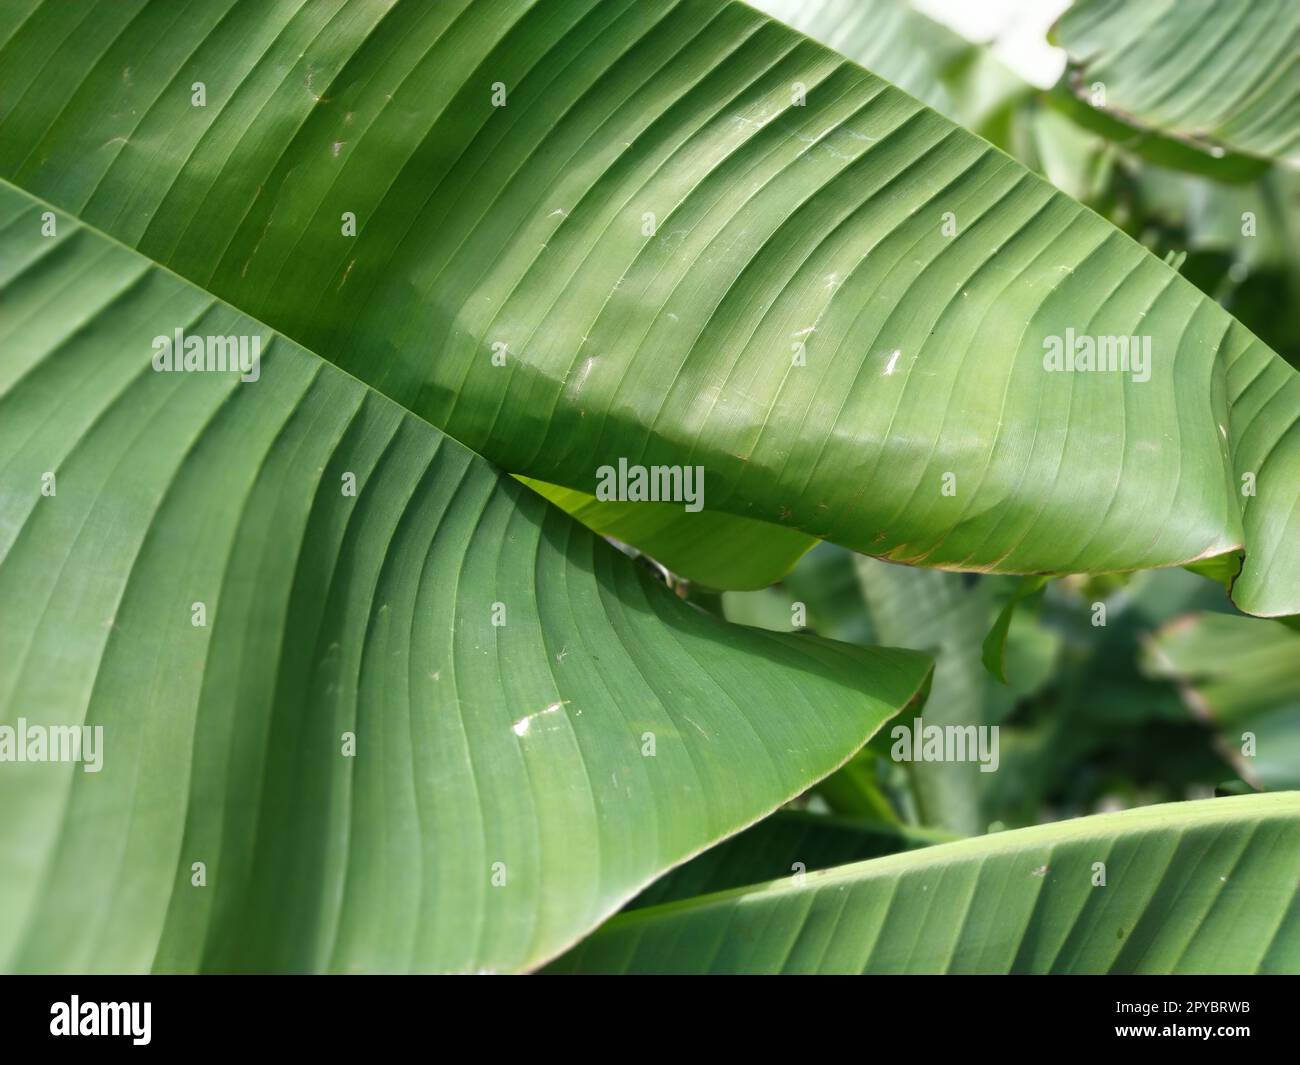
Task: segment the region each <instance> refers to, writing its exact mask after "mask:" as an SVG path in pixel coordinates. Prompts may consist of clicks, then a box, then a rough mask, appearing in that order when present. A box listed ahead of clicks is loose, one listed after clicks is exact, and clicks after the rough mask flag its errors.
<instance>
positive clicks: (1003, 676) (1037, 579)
mask: <svg viewBox="0 0 1300 1065" xmlns="http://www.w3.org/2000/svg"><path fill="white" fill-rule="evenodd" d="M1049 580H1051V577H1050V576H1048V575H1047V574H1034V575H1032V576H1028V577H1022V578H1021V580H1020V583H1019V585H1017V587H1016V588H1015V590H1014V591H1012V592H1011V594H1010V595H1009V596H1008V597H1007V601H1006V602H1005V603H1004V604H1003V606H1002V609H1001V610H999V611H998V615H997V618H996V620H995V621H994V622H993V627H992V628H991V629H989V632H988V635H987V636H985V637H984V644H983V651H982V653H981V655H980V658H981V661H983V663H984V668H985V669H987V670H988V671H989V672H990V673H991V674H993V676H995V677H997V679H998V680H999V681H1001V682H1002V683H1003V684H1006V683H1008V681H1007V669H1006V653H1007V637H1008V636H1009V635H1010V634H1011V619H1012V618H1013V617H1014V616H1015V613H1016V608H1017V607H1018V606H1019V605H1020V604H1021V603H1023V602H1024V601H1025V600H1026V599H1031V598H1033V597H1034V596H1035V595H1037V594H1038V593H1039V592H1041V591H1042V590H1043V586H1044V585H1046V584H1047V582H1048V581H1049Z"/></svg>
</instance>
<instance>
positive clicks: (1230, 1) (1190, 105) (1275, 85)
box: [1054, 0, 1300, 166]
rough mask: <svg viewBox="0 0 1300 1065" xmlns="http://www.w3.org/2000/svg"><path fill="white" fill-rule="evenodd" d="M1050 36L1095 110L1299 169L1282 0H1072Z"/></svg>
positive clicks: (1299, 82)
mask: <svg viewBox="0 0 1300 1065" xmlns="http://www.w3.org/2000/svg"><path fill="white" fill-rule="evenodd" d="M1054 35H1055V37H1056V39H1057V41H1058V42H1059V43H1060V45H1061V46H1062V47H1063V48H1064V49H1065V50H1066V51H1067V52H1068V53H1069V55H1070V60H1071V64H1072V68H1073V70H1074V73H1075V81H1076V82H1077V83H1078V84H1079V86H1080V88H1081V90H1087V91H1091V86H1092V85H1094V84H1099V85H1100V86H1102V87H1103V90H1104V93H1105V103H1104V105H1102V106H1103V107H1104V108H1105V109H1107V110H1111V111H1114V112H1116V113H1117V114H1118V115H1120V116H1122V117H1124V118H1126V119H1128V120H1130V121H1136V122H1138V123H1140V124H1141V125H1144V126H1148V127H1150V128H1152V129H1156V130H1159V131H1161V132H1163V133H1167V134H1170V135H1172V136H1175V137H1179V138H1182V139H1184V140H1186V141H1188V142H1190V143H1192V144H1195V145H1198V146H1201V147H1202V148H1203V149H1205V150H1207V151H1211V152H1215V153H1218V154H1222V153H1223V152H1224V151H1225V150H1232V151H1237V152H1244V153H1247V154H1250V155H1255V156H1260V157H1262V158H1266V159H1281V160H1284V161H1285V162H1287V163H1289V164H1290V165H1292V166H1300V7H1297V6H1296V5H1295V4H1294V3H1292V2H1291V0H1152V2H1150V3H1144V4H1130V3H1124V2H1123V0H1078V2H1076V3H1074V4H1073V5H1072V6H1071V7H1070V8H1069V9H1068V10H1067V11H1066V12H1065V14H1064V15H1063V16H1062V18H1061V20H1060V22H1059V23H1058V24H1057V26H1056V29H1055V31H1054Z"/></svg>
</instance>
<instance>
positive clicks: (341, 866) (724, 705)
mask: <svg viewBox="0 0 1300 1065" xmlns="http://www.w3.org/2000/svg"><path fill="white" fill-rule="evenodd" d="M46 233H48V234H49V235H46ZM0 252H2V253H0V350H3V351H4V358H3V360H0V502H2V503H3V507H2V509H0V513H2V514H3V520H2V521H0V661H2V662H4V663H5V664H6V668H5V669H4V670H2V671H0V726H3V728H0V754H3V755H4V757H3V760H0V810H3V811H4V816H3V817H0V869H2V870H3V876H0V969H4V970H6V971H12V970H19V971H60V972H62V971H73V972H84V971H91V970H94V971H111V972H135V971H140V970H149V969H154V970H163V971H193V970H217V971H239V970H257V971H265V970H272V971H316V970H344V971H347V970H362V971H396V970H407V969H421V970H424V969H436V970H451V971H477V970H483V969H488V970H518V969H527V968H531V967H534V966H536V965H538V964H540V963H542V962H544V961H546V960H547V959H548V958H550V957H553V956H554V955H556V954H557V953H559V952H560V951H561V950H563V949H564V948H565V947H567V946H568V945H570V944H571V943H573V942H574V941H575V940H576V939H578V938H579V937H580V936H581V935H583V934H584V933H585V932H587V931H588V930H589V929H590V928H592V927H594V926H595V925H596V924H597V923H598V922H599V921H600V920H601V919H603V918H604V917H606V916H608V915H609V914H610V913H613V912H614V911H616V910H617V909H618V908H619V907H620V906H622V905H623V904H624V903H625V902H626V901H627V900H628V899H629V898H631V897H632V896H633V895H635V894H636V893H637V892H638V891H639V890H641V889H642V888H643V887H644V886H645V885H647V884H648V883H650V882H651V881H652V880H654V879H655V878H656V877H658V876H659V875H661V874H662V873H663V872H664V871H665V870H667V869H669V868H670V867H671V866H673V865H675V864H677V863H679V862H681V861H683V860H685V859H687V858H688V857H690V856H691V855H693V854H695V853H697V852H699V851H700V850H701V849H703V848H705V847H707V846H709V845H710V844H712V843H714V842H716V841H717V840H719V839H721V838H723V837H725V836H727V835H729V834H731V833H733V832H736V831H738V830H739V829H741V828H742V827H744V826H746V825H748V824H750V823H752V822H753V821H755V820H757V819H758V818H759V817H762V816H764V815H765V814H767V813H768V812H770V811H771V810H773V809H775V808H776V807H778V806H779V805H780V804H782V803H783V802H785V801H787V800H789V799H790V798H792V797H793V796H795V795H796V794H798V793H800V792H802V791H803V790H805V789H806V788H807V787H808V786H809V785H810V784H811V783H813V782H814V781H815V780H817V779H818V778H819V777H822V776H824V775H826V774H827V773H829V772H831V771H832V770H834V769H835V768H836V767H837V766H838V765H840V764H841V763H842V762H844V761H845V760H846V759H847V758H848V757H849V756H850V755H851V754H852V753H853V752H854V751H855V750H857V749H858V748H859V747H860V746H861V744H862V743H863V742H864V741H865V740H866V739H867V737H869V736H870V735H871V734H872V733H873V732H874V731H875V730H876V729H878V728H879V727H880V725H881V724H882V722H884V721H885V720H886V719H887V718H888V717H889V716H891V715H892V714H894V713H896V712H897V711H898V710H899V709H900V708H901V707H903V706H904V705H905V704H907V703H908V702H909V700H911V699H912V698H913V697H914V696H915V695H916V694H917V691H918V688H919V687H920V686H921V685H922V684H923V682H924V679H925V677H926V675H927V672H928V666H927V664H926V661H925V659H924V657H923V656H921V655H918V654H915V653H913V652H909V651H892V650H872V649H867V648H858V647H851V646H848V645H843V644H836V643H832V642H830V641H826V640H821V639H818V638H816V637H812V636H793V635H777V634H772V633H765V632H760V631H757V630H751V629H744V628H740V627H736V626H727V625H724V624H722V623H720V622H718V621H716V620H714V619H712V618H709V617H707V616H706V615H704V614H703V613H701V612H700V611H697V610H695V609H693V608H692V607H690V606H689V605H687V604H685V603H683V602H682V601H681V600H679V599H678V598H677V597H676V596H674V595H672V594H671V592H669V591H668V590H667V589H666V588H664V587H663V585H662V584H660V583H659V582H657V581H655V580H654V579H653V578H652V577H651V576H650V575H649V574H648V573H647V572H646V571H645V570H644V568H643V567H640V566H638V565H637V564H635V563H634V562H632V561H630V560H628V559H627V558H625V557H624V556H623V555H621V554H620V553H618V552H617V551H616V550H614V549H613V548H612V547H610V546H609V545H607V544H605V543H604V542H602V541H601V540H599V538H597V537H595V536H593V535H592V534H591V533H590V532H588V531H587V530H585V529H583V528H582V527H581V526H579V525H577V524H576V523H575V522H573V521H572V520H571V519H569V518H567V517H566V516H564V515H563V514H562V513H561V512H560V511H558V510H556V509H555V508H552V507H550V506H549V505H548V504H546V503H545V502H544V501H543V500H541V499H540V498H538V497H537V496H536V495H534V494H533V493H531V492H529V491H528V490H527V489H525V488H524V487H523V486H521V485H519V484H518V483H517V482H516V481H514V480H513V478H510V477H508V476H506V475H504V474H502V473H500V472H498V471H496V470H494V469H493V468H492V467H491V466H490V465H489V464H488V463H486V462H485V461H483V460H482V459H481V458H480V457H478V456H476V455H474V454H473V453H471V452H470V451H468V450H467V449H465V448H464V447H463V446H461V445H460V444H458V443H456V442H455V441H453V440H451V439H449V438H448V437H446V436H444V435H443V434H442V433H440V432H439V431H437V430H436V429H434V428H433V427H431V426H429V425H428V424H426V423H424V422H422V421H421V420H420V419H419V418H418V417H416V416H414V415H412V414H410V413H409V412H406V411H403V410H401V409H400V408H398V407H397V406H396V405H395V404H393V403H392V402H391V401H390V400H388V399H385V398H383V397H381V396H379V395H377V394H376V393H374V392H373V391H371V390H370V389H368V388H367V387H365V386H364V385H362V384H361V383H360V382H358V381H356V380H354V379H352V378H350V377H348V375H346V374H345V373H343V372H341V371H340V370H338V369H336V368H335V367H333V366H330V365H329V364H328V363H325V362H323V361H322V360H321V359H319V358H318V357H317V356H315V355H314V354H312V353H310V352H308V351H306V350H304V349H303V348H301V347H300V346H299V345H297V344H296V343H294V342H292V341H290V340H288V339H285V338H283V337H280V336H276V335H274V334H273V333H272V332H271V331H270V330H269V329H267V328H266V327H265V326H263V325H261V324H260V323H258V322H256V321H255V320H253V319H250V318H248V317H247V316H244V315H242V314H240V313H239V312H237V311H235V310H234V309H233V308H231V307H229V306H228V305H225V304H223V303H221V302H220V301H218V300H216V299H214V298H213V297H212V296H210V295H209V294H208V293H206V292H203V291H201V290H200V289H198V288H196V287H195V286H193V285H191V284H189V283H187V282H185V281H183V280H182V279H181V278H179V277H177V276H176V275H174V274H171V273H169V272H168V271H166V270H164V269H162V268H160V267H158V266H156V265H155V264H153V263H151V262H150V261H149V260H148V259H145V258H143V257H142V256H140V255H138V254H137V253H135V252H133V251H131V250H129V249H127V248H125V247H123V246H121V245H120V244H118V243H116V242H114V241H112V240H111V239H109V238H108V237H106V236H104V235H102V234H100V233H98V232H95V231H93V230H91V229H89V228H87V227H85V226H83V225H80V224H79V223H78V222H77V221H76V220H75V219H72V218H70V217H68V216H66V215H62V214H60V213H58V212H55V211H52V210H50V209H49V208H48V205H46V204H43V203H41V202H38V201H36V200H34V199H33V198H32V197H30V196H29V195H27V194H26V193H23V192H21V191H18V190H16V189H14V188H12V187H11V186H9V185H8V184H5V183H0ZM175 328H179V329H183V331H184V333H185V334H187V335H188V336H189V337H190V338H194V337H198V338H200V340H202V339H203V338H204V337H205V336H206V337H213V336H216V337H219V338H224V337H229V338H232V339H234V338H237V337H244V338H245V342H246V345H247V346H246V348H245V351H246V352H247V353H248V354H249V355H250V356H251V354H252V351H253V345H254V344H256V345H257V346H258V348H259V350H260V356H259V358H260V361H258V362H256V363H254V362H252V360H251V357H250V359H249V361H248V363H247V365H244V366H243V367H242V368H243V369H244V370H245V371H248V372H246V373H245V374H244V375H243V376H244V377H247V378H255V379H249V380H242V379H241V375H240V374H238V373H231V372H229V371H225V372H220V371H217V370H214V371H213V372H188V373H187V372H180V373H178V372H155V371H156V370H157V369H158V366H159V365H160V364H161V365H162V366H163V367H164V369H165V367H166V363H165V361H163V352H162V351H161V350H160V348H159V346H158V340H157V338H158V337H159V336H160V335H161V337H162V338H163V339H164V340H165V339H167V338H169V337H172V336H173V329H175ZM188 346H189V345H188V344H186V345H185V347H186V348H188ZM209 354H211V348H210V347H209ZM223 354H224V352H223ZM154 360H159V361H158V362H155V361H154ZM151 362H153V363H154V365H152V366H151ZM349 482H351V486H350V485H349ZM349 487H351V488H352V489H353V490H352V491H349ZM83 726H84V727H85V728H86V729H89V730H90V731H88V732H83V731H76V732H75V734H76V736H77V737H78V739H77V741H76V742H77V743H79V744H84V747H78V748H76V750H75V753H77V754H80V755H81V756H82V757H83V760H82V762H81V764H77V763H76V762H75V761H73V762H69V761H59V762H52V761H46V760H43V759H44V758H45V756H46V755H47V754H49V755H52V754H53V753H54V752H53V750H52V749H51V748H50V747H49V744H50V743H52V742H54V741H53V740H51V739H50V737H51V736H53V735H55V733H53V732H50V731H47V730H52V729H56V728H57V729H60V730H63V729H67V730H68V732H67V733H63V734H62V735H63V736H64V738H63V739H60V740H59V743H60V744H62V745H63V746H62V747H61V748H60V750H61V751H62V752H63V754H65V755H68V754H71V753H74V751H73V748H71V747H70V746H68V745H69V744H71V743H72V742H74V741H73V740H72V739H71V738H69V736H70V734H71V733H72V732H73V731H74V730H79V729H81V728H82V727H83ZM95 730H102V731H99V732H97V731H95ZM97 737H98V738H97ZM96 762H98V764H97V765H96V764H95V763H96Z"/></svg>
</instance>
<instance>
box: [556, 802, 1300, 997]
mask: <svg viewBox="0 0 1300 1065" xmlns="http://www.w3.org/2000/svg"><path fill="white" fill-rule="evenodd" d="M1098 863H1101V865H1103V866H1104V869H1101V868H1099V866H1098ZM1102 875H1104V878H1105V882H1104V886H1102V885H1101V884H1100V883H1099V881H1100V877H1101V876H1102ZM551 971H555V972H599V973H623V972H663V971H671V972H688V973H697V972H715V973H754V972H764V973H767V972H834V973H841V972H855V973H856V972H867V973H935V972H951V973H1006V972H1016V973H1048V972H1061V973H1065V972H1073V973H1100V972H1118V973H1243V972H1286V973H1296V972H1300V793H1296V792H1285V793H1278V794H1273V795H1257V796H1245V797H1240V798H1225V799H1210V800H1202V801H1197V802H1183V803H1174V804H1170V805H1167V806H1152V807H1145V808H1141V809H1136V810H1128V811H1125V812H1123V813H1117V814H1100V815H1098V816H1095V817H1086V818H1080V819H1078V820H1075V821H1068V822H1063V823H1060V824H1048V825H1040V826H1037V827H1034V828H1025V829H1019V830H1017V831H1014V832H1002V833H998V834H996V835H992V836H984V837H981V838H978V839H968V840H962V841H960V842H957V843H945V844H940V845H937V846H933V847H926V848H924V849H923V850H917V851H909V852H907V853H903V854H895V855H892V856H890V857H887V858H877V859H874V860H871V861H866V862H861V863H859V864H856V865H848V866H841V867H839V868H836V869H828V870H826V871H824V872H818V873H808V874H806V875H805V876H804V877H802V878H796V877H794V876H787V877H785V878H783V879H782V880H780V881H776V882H773V883H770V884H762V885H757V886H753V887H746V888H739V889H736V890H733V891H727V892H722V893H719V894H714V895H706V896H704V897H701V898H696V899H689V900H685V901H681V902H675V903H668V904H666V905H663V906H652V907H648V908H646V909H643V910H637V911H634V912H631V913H626V914H622V915H620V916H618V917H615V918H613V919H612V920H611V921H610V922H609V923H608V924H606V925H605V926H604V927H603V928H602V929H601V930H600V931H599V932H597V933H596V934H595V935H593V936H591V937H590V938H588V939H587V940H586V941H585V942H583V943H582V944H581V945H580V946H579V947H577V948H576V949H575V950H574V951H572V952H571V953H569V954H567V955H565V956H564V957H563V958H561V959H559V960H558V961H557V962H555V963H554V964H553V965H552V966H551Z"/></svg>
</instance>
